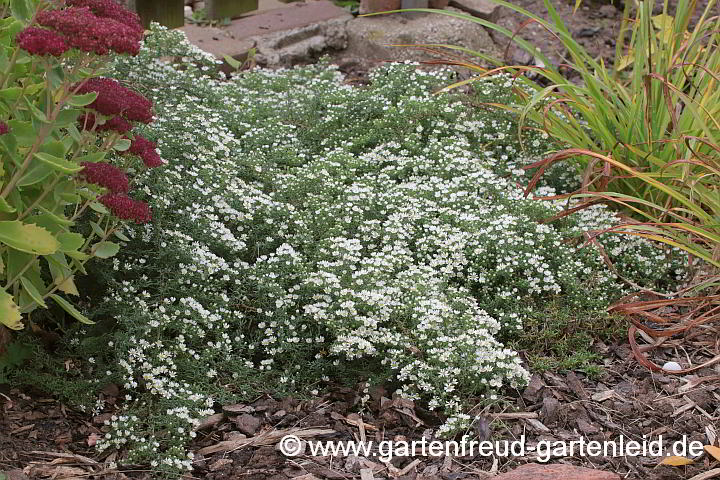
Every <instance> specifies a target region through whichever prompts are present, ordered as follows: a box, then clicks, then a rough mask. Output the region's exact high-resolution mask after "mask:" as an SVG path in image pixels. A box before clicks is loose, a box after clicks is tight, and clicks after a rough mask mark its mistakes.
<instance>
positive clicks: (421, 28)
mask: <svg viewBox="0 0 720 480" xmlns="http://www.w3.org/2000/svg"><path fill="white" fill-rule="evenodd" d="M449 10H452V9H449ZM347 35H348V38H347V41H348V48H347V50H346V51H345V52H343V56H344V57H346V58H356V59H361V60H364V61H374V62H381V61H395V62H402V61H406V60H410V61H418V60H426V59H428V58H433V57H435V58H437V56H436V55H432V54H430V53H429V52H427V51H423V50H420V49H417V48H411V47H406V46H401V47H392V46H389V45H393V44H396V45H422V44H430V43H438V44H449V45H457V46H461V47H465V48H469V49H472V50H476V51H479V52H482V53H484V54H488V55H493V56H497V50H496V47H495V44H494V42H493V41H492V39H491V38H490V35H489V34H488V33H487V31H486V30H485V28H483V27H482V26H481V25H478V24H477V23H473V22H471V21H468V20H463V19H460V18H456V17H450V16H447V15H442V14H433V13H427V14H421V15H419V16H413V17H407V16H404V15H403V14H388V15H378V16H372V17H357V18H355V19H354V20H352V21H350V22H348V24H347ZM444 53H447V54H453V53H452V52H450V51H445V52H444ZM478 61H479V59H478Z"/></svg>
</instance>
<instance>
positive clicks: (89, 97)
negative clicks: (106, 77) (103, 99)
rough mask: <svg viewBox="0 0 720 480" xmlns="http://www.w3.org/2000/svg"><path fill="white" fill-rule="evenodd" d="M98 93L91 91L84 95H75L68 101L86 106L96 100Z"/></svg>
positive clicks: (74, 104) (73, 104)
mask: <svg viewBox="0 0 720 480" xmlns="http://www.w3.org/2000/svg"><path fill="white" fill-rule="evenodd" d="M97 96H98V94H97V92H90V93H86V94H84V95H73V96H72V97H70V99H69V100H68V103H69V104H70V105H72V106H73V107H85V106H87V105H90V104H91V103H92V102H94V101H95V99H96V98H97Z"/></svg>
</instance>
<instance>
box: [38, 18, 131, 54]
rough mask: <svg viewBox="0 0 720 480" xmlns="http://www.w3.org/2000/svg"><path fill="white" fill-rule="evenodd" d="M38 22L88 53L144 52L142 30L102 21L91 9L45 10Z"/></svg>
mask: <svg viewBox="0 0 720 480" xmlns="http://www.w3.org/2000/svg"><path fill="white" fill-rule="evenodd" d="M36 21H37V23H38V24H39V25H42V26H43V27H48V28H52V29H53V30H55V31H56V32H57V33H58V34H60V35H62V37H63V38H64V39H65V42H66V43H67V44H68V45H69V46H70V47H73V48H77V49H79V50H82V51H84V52H91V53H95V54H97V55H107V54H108V53H110V52H111V51H112V52H116V53H129V54H130V55H137V53H138V52H139V51H140V42H141V41H142V37H143V31H142V29H138V28H137V27H136V26H134V25H132V26H131V25H126V24H124V23H121V22H119V21H117V20H115V19H113V18H107V17H98V16H97V15H95V14H94V13H93V12H92V11H91V10H90V8H88V7H69V8H64V9H62V10H45V11H42V12H40V13H38V14H37V17H36Z"/></svg>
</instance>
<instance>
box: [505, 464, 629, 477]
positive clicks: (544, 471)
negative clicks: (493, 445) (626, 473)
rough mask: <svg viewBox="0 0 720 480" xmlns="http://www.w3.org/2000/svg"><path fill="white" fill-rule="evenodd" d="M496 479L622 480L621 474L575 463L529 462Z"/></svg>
mask: <svg viewBox="0 0 720 480" xmlns="http://www.w3.org/2000/svg"><path fill="white" fill-rule="evenodd" d="M494 480H620V476H619V475H618V474H616V473H612V472H606V471H603V470H593V469H590V468H583V467H576V466H574V465H564V464H545V463H527V464H525V465H522V466H520V467H518V468H516V469H514V470H511V471H509V472H507V473H503V474H501V475H498V476H497V477H495V478H494Z"/></svg>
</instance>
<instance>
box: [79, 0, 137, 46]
mask: <svg viewBox="0 0 720 480" xmlns="http://www.w3.org/2000/svg"><path fill="white" fill-rule="evenodd" d="M66 3H67V5H69V6H71V7H87V8H89V9H90V11H91V12H92V13H94V14H95V15H97V16H98V17H101V18H110V19H112V20H115V21H117V22H120V23H122V24H123V25H126V26H128V27H130V28H132V29H133V30H135V31H136V32H137V33H138V34H139V35H140V37H141V38H142V35H143V32H144V29H143V26H142V24H141V23H140V16H139V15H138V14H136V13H135V12H131V11H130V10H128V9H127V8H125V7H124V6H123V5H121V4H119V3H117V2H116V1H114V0H67V1H66Z"/></svg>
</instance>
